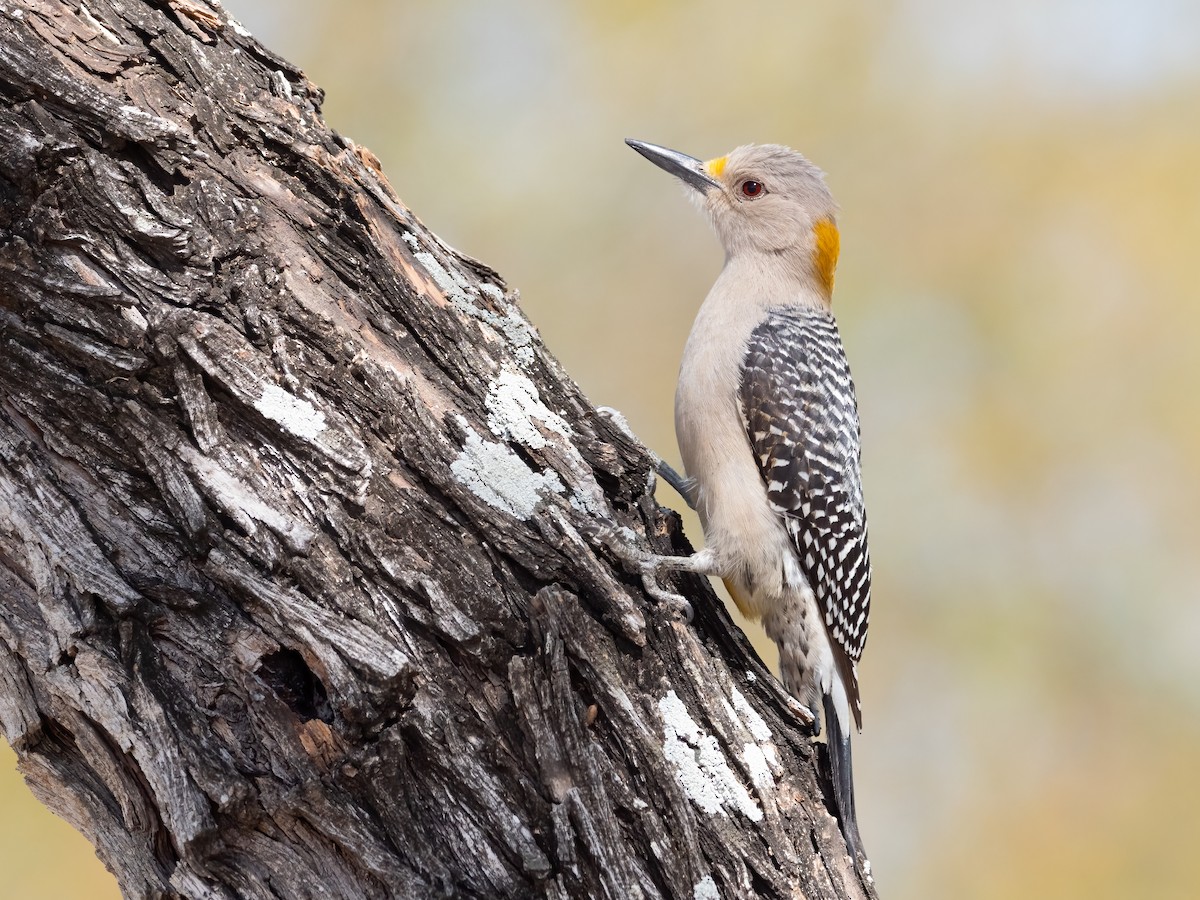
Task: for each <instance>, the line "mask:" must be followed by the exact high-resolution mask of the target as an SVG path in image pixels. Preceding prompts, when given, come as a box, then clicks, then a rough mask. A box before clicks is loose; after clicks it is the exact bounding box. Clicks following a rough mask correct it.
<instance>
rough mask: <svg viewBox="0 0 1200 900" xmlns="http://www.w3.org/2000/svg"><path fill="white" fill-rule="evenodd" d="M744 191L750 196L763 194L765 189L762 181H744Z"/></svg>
mask: <svg viewBox="0 0 1200 900" xmlns="http://www.w3.org/2000/svg"><path fill="white" fill-rule="evenodd" d="M742 193H743V194H744V195H745V196H747V197H750V198H754V197H758V196H761V195H762V194H763V193H764V189H763V186H762V182H761V181H743V182H742Z"/></svg>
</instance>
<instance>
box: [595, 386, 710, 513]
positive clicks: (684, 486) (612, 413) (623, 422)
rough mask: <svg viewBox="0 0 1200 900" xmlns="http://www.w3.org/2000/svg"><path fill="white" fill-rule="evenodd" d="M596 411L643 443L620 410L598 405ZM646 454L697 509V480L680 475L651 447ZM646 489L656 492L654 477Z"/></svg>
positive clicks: (690, 506) (659, 472)
mask: <svg viewBox="0 0 1200 900" xmlns="http://www.w3.org/2000/svg"><path fill="white" fill-rule="evenodd" d="M596 412H598V413H600V415H602V416H604V418H606V419H607V420H608V421H609V423H610V424H611V425H612V426H613V427H614V428H616V429H617V430H618V431H620V432H621V433H622V434H624V435H625V436H626V437H627V438H629V440H631V441H633V442H634V443H636V444H641V441H640V440H638V437H637V435H636V434H634V433H633V429H632V428H630V427H629V421H628V420H627V419H626V418H625V416H623V415H622V414H621V413H620V412H619V411H618V410H615V409H613V408H612V407H611V406H597V407H596ZM646 455H647V456H649V457H650V461H651V462H652V463H654V471H655V472H657V473H658V474H659V475H660V476H661V477H662V479H663V481H665V482H666V483H667V484H669V485H670V486H671V487H673V488H675V490H676V492H677V493H678V494H679V496H680V497H682V498H683V501H684V503H686V504H687V505H688V507H689V508H691V509H695V508H696V482H695V481H694V480H692V479H691V478H687V477H685V476H683V475H680V474H679V473H678V472H677V471H675V468H674V467H673V466H672V465H671V464H670V463H668V462H666V461H665V460H664V459H663V458H662V457H661V456H659V455H658V454H657V453H655V452H654V451H653V450H651V449H650V448H649V447H647V448H646ZM646 490H647V491H648V492H649V493H654V481H653V479H651V481H650V483H649V484H648V485H647V488H646Z"/></svg>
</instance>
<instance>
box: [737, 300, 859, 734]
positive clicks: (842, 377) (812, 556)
mask: <svg viewBox="0 0 1200 900" xmlns="http://www.w3.org/2000/svg"><path fill="white" fill-rule="evenodd" d="M740 400H741V407H742V416H743V418H744V420H745V425H746V433H747V435H748V436H749V438H750V446H751V448H752V449H753V451H754V456H755V459H756V461H757V462H758V466H759V471H760V472H761V473H762V477H763V481H764V482H765V483H766V486H767V498H768V499H769V500H770V502H771V506H772V508H774V509H775V511H776V512H778V513H779V514H780V515H781V516H783V517H784V519H785V520H786V523H787V527H788V530H789V532H790V533H791V536H792V542H793V544H794V545H795V548H796V552H797V555H798V556H799V558H800V563H801V568H802V570H803V571H804V574H805V576H806V577H807V578H808V581H809V584H810V585H811V587H812V589H813V591H814V593H815V594H816V596H817V601H818V602H819V603H820V606H821V609H822V611H823V613H824V616H825V626H826V629H827V630H828V632H829V634H830V636H831V637H832V639H833V641H832V643H833V644H834V646H835V648H837V649H838V650H840V651H841V652H842V653H844V654H845V657H846V658H845V659H842V660H839V667H840V668H841V669H842V670H843V675H844V676H847V675H848V676H849V677H848V678H845V677H844V680H845V681H847V686H848V689H849V690H850V692H851V694H852V697H851V706H852V708H853V709H854V714H855V718H856V719H857V720H859V727H861V719H860V713H859V704H858V686H857V678H856V677H855V675H854V663H856V662H857V661H858V659H859V657H861V656H862V651H863V646H864V645H865V644H866V640H867V619H868V615H869V613H870V605H871V561H870V557H869V555H868V553H867V519H866V510H865V508H864V506H863V494H862V469H861V450H860V444H859V425H858V406H857V403H856V400H855V396H854V382H853V381H852V380H851V378H850V367H849V365H848V364H847V362H846V354H845V351H844V350H843V348H842V339H841V336H840V335H839V334H838V330H837V323H836V322H835V321H834V318H833V316H832V315H831V314H830V313H828V312H825V311H821V310H795V309H789V310H776V311H774V312H772V313H771V314H770V315H768V317H767V318H766V319H765V320H764V321H763V322H762V324H760V325H759V326H758V327H757V328H756V329H755V330H754V332H753V333H752V334H751V336H750V342H749V344H748V347H747V351H746V357H745V363H744V366H743V370H742V382H741V395H740ZM836 655H838V654H837V652H836V651H835V656H836Z"/></svg>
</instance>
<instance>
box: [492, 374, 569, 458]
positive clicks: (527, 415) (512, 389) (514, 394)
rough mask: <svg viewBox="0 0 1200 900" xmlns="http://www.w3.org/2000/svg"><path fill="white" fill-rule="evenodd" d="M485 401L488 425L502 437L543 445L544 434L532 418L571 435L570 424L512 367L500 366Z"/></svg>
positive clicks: (528, 443) (533, 446)
mask: <svg viewBox="0 0 1200 900" xmlns="http://www.w3.org/2000/svg"><path fill="white" fill-rule="evenodd" d="M486 405H487V411H488V422H487V424H488V428H490V429H491V430H492V434H494V435H496V437H498V438H501V439H502V440H511V441H517V442H518V443H521V444H524V445H525V446H526V447H529V448H530V449H532V450H541V449H542V448H543V447H545V446H546V443H547V442H546V436H545V435H544V434H543V433H542V431H541V430H540V429H539V428H538V427H537V425H535V424H534V423H535V422H540V423H541V424H542V426H543V427H545V428H546V429H547V430H549V431H552V432H555V433H556V434H560V435H562V436H563V437H570V436H571V426H570V425H568V424H567V423H566V420H565V419H563V417H562V416H560V415H558V413H556V412H553V411H552V410H551V409H550V407H548V406H546V404H545V403H543V402H542V399H541V397H540V396H539V395H538V389H537V385H535V384H534V383H533V382H532V381H530V380H529V379H528V378H526V377H525V376H524V375H522V374H521V373H520V372H514V371H513V370H512V369H504V370H502V371H501V372H500V374H499V375H498V376H497V377H496V380H495V381H493V382H492V386H491V389H490V390H489V391H488V395H487V400H486Z"/></svg>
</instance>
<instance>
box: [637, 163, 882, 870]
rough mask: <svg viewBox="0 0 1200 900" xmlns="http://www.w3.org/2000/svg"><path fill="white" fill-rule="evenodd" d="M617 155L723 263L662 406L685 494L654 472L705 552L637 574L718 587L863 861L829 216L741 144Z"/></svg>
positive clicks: (859, 496) (819, 178) (816, 184)
mask: <svg viewBox="0 0 1200 900" xmlns="http://www.w3.org/2000/svg"><path fill="white" fill-rule="evenodd" d="M626 143H627V144H629V146H630V147H632V148H633V149H634V150H636V151H637V152H638V153H640V154H641V155H642V156H644V157H646V159H648V160H650V161H651V162H652V163H654V164H655V165H657V166H659V167H660V168H662V169H665V170H666V171H667V172H670V173H671V174H673V175H675V176H677V177H678V178H680V179H681V180H682V181H683V182H684V183H685V184H686V185H687V186H688V188H689V193H691V195H692V196H693V198H695V199H696V200H697V201H698V202H699V204H700V205H701V207H702V208H703V209H704V210H705V212H707V213H708V216H709V218H710V219H711V221H712V224H713V226H714V228H715V229H716V232H717V235H718V236H719V237H720V240H721V243H722V245H723V246H724V249H725V265H724V267H723V269H722V270H721V274H720V276H719V277H718V278H717V280H716V283H715V284H714V285H713V287H712V290H711V291H709V294H708V297H707V298H706V299H705V301H704V303H703V304H702V305H701V307H700V311H699V312H698V313H697V315H696V321H695V323H694V324H693V326H692V331H691V334H690V336H689V337H688V340H687V344H686V346H685V348H684V352H683V361H682V364H681V365H680V371H679V384H678V387H677V389H676V393H675V431H676V436H677V438H678V441H679V452H680V455H681V457H682V458H683V464H684V469H685V472H686V476H687V477H686V478H680V477H679V476H677V475H675V474H674V473H673V472H671V471H669V470H664V474H665V475H666V476H667V477H668V480H670V481H671V482H672V483H673V484H674V485H675V486H676V487H677V489H679V490H680V492H681V493H682V494H683V496H684V498H685V499H686V500H687V501H688V502H689V504H690V505H692V506H693V507H695V509H696V511H697V512H698V513H699V515H700V522H701V524H702V525H703V527H704V538H705V549H703V550H701V551H700V552H698V553H696V554H693V555H692V556H690V557H651V558H649V559H648V560H646V561H645V565H644V567H643V568H644V571H647V572H653V573H657V572H660V571H667V570H684V571H690V572H696V573H699V574H704V575H714V576H717V577H720V578H721V579H723V580H724V582H725V585H726V587H727V588H728V590H729V593H730V595H731V596H732V597H733V600H734V602H735V603H736V604H737V606H738V609H740V610H741V611H742V613H743V614H744V615H745V616H747V617H748V618H750V619H758V618H761V619H762V621H763V625H764V627H765V629H766V632H767V634H768V635H769V636H770V637H771V639H772V640H773V641H774V642H775V643H776V644H777V645H778V647H779V657H780V669H781V675H782V680H783V684H784V687H785V688H787V690H788V691H789V692H790V693H791V694H792V696H794V697H795V698H796V699H797V700H799V701H800V702H801V703H802V704H804V706H806V707H807V708H808V709H809V710H810V711H811V712H812V714H813V719H814V725H815V731H816V733H818V734H819V733H820V728H821V709H823V710H824V714H825V723H826V729H827V734H826V742H827V744H828V748H829V759H830V768H831V770H832V775H833V788H834V791H833V793H834V799H835V802H836V805H837V812H838V818H839V820H840V824H841V830H842V834H843V836H844V837H845V840H846V846H847V849H848V850H849V851H850V856H851V858H852V859H854V861H855V863H856V864H857V863H858V862H859V859H860V857H862V859H863V861H864V862H865V856H864V855H863V851H862V841H861V839H860V838H859V833H858V822H857V819H856V816H855V812H854V787H853V777H852V773H851V760H850V721H851V717H853V721H854V724H855V725H856V727H857V728H858V729H859V730H860V731H861V730H862V710H861V706H860V703H859V693H858V672H857V663H858V660H859V658H860V657H861V656H862V651H863V646H864V644H865V643H866V638H867V618H868V614H869V611H870V603H871V562H870V558H869V556H868V553H867V519H866V511H865V508H864V504H863V492H862V475H861V450H860V441H859V423H858V408H857V402H856V399H855V394H854V383H853V381H852V380H851V377H850V368H849V365H848V364H847V362H846V354H845V351H844V350H843V348H842V340H841V336H840V335H839V333H838V327H837V322H836V321H835V319H834V317H833V312H832V309H831V301H832V296H833V281H834V271H835V269H836V267H837V259H838V249H839V235H838V228H837V221H836V218H835V213H836V206H835V205H834V202H833V197H832V195H831V194H830V193H829V189H828V188H827V187H826V186H825V180H824V174H823V173H822V172H821V170H820V169H818V168H817V167H816V166H815V165H813V164H812V163H811V162H809V161H808V160H807V159H805V158H804V157H803V156H801V155H800V154H799V153H797V152H795V151H794V150H791V149H789V148H787V147H783V146H779V145H775V144H767V145H747V146H743V147H738V148H737V149H736V150H733V151H732V152H730V153H729V154H727V155H726V156H721V157H718V158H716V159H712V160H709V161H708V162H701V161H700V160H698V159H694V158H692V157H690V156H687V155H685V154H683V153H678V152H676V151H674V150H668V149H666V148H665V147H659V146H656V145H654V144H647V143H644V142H642V141H634V140H629V141H626ZM818 702H819V703H820V706H818Z"/></svg>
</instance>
